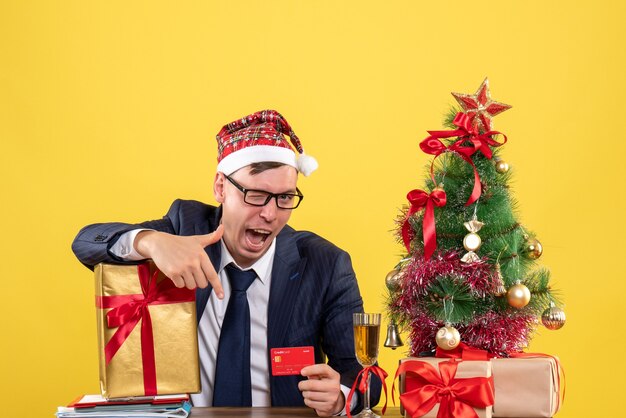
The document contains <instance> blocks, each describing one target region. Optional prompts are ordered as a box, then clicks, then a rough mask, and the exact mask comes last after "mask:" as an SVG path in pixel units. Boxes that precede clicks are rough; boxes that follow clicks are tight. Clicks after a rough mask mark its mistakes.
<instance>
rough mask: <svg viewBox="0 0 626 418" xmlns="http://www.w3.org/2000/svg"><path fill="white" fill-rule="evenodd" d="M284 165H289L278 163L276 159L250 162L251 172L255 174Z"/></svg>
mask: <svg viewBox="0 0 626 418" xmlns="http://www.w3.org/2000/svg"><path fill="white" fill-rule="evenodd" d="M284 165H287V164H283V163H277V162H275V161H263V162H261V163H252V164H250V174H251V175H253V176H254V175H257V174H260V173H262V172H264V171H266V170H271V169H273V168H278V167H282V166H284Z"/></svg>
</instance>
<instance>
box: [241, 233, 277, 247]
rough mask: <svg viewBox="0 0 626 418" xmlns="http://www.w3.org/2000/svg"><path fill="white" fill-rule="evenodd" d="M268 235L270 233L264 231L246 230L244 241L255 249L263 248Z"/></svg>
mask: <svg viewBox="0 0 626 418" xmlns="http://www.w3.org/2000/svg"><path fill="white" fill-rule="evenodd" d="M270 235H271V232H270V231H268V230H265V229H246V240H247V241H248V244H250V246H251V247H252V248H255V249H260V248H263V246H264V245H265V241H266V240H267V238H268V237H269V236H270Z"/></svg>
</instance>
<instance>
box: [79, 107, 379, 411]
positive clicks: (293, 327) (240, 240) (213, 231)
mask: <svg viewBox="0 0 626 418" xmlns="http://www.w3.org/2000/svg"><path fill="white" fill-rule="evenodd" d="M285 135H287V136H289V137H290V139H291V144H292V145H293V146H294V147H295V149H296V151H297V152H298V153H299V154H300V156H299V157H298V158H296V153H295V152H294V151H293V149H292V148H291V146H290V144H289V143H288V142H287V140H286V139H285ZM217 141H218V167H217V173H216V176H215V180H214V184H213V192H214V196H215V199H216V201H217V202H218V203H220V206H219V207H218V208H216V207H213V206H209V205H206V204H203V203H200V202H196V201H183V200H177V201H175V202H174V203H173V205H172V206H171V208H170V210H169V211H168V213H167V215H166V216H165V217H164V218H163V219H160V220H155V221H148V222H144V223H141V224H137V225H131V224H123V223H107V224H94V225H90V226H87V227H85V228H83V229H82V230H81V231H80V232H79V234H78V236H77V237H76V239H75V240H74V243H73V245H72V248H73V250H74V252H75V254H76V256H77V257H78V258H79V260H80V261H81V262H83V263H84V264H85V265H87V266H88V267H91V268H93V266H94V265H95V264H97V263H100V262H113V263H128V262H136V261H138V260H143V259H148V258H150V259H152V260H153V261H154V263H155V264H156V265H157V267H158V268H159V269H160V270H161V271H162V272H163V273H164V274H165V275H166V276H167V277H169V278H170V279H171V280H172V281H173V282H174V283H175V284H176V286H178V287H183V286H186V287H188V288H190V289H193V288H195V289H197V290H196V302H197V310H198V315H197V317H198V321H199V324H198V337H199V338H198V341H199V349H200V360H201V361H200V363H201V382H202V393H200V394H197V395H192V401H193V403H194V405H196V406H210V405H214V406H238V405H243V406H245V405H252V406H269V405H272V406H296V405H307V406H309V407H311V408H313V409H315V411H316V412H317V414H318V415H320V416H332V415H337V414H341V413H343V412H345V409H346V408H345V402H346V397H347V393H348V391H349V388H350V386H351V385H352V384H353V382H354V379H355V377H356V374H357V373H358V372H359V370H360V369H361V366H360V365H359V364H358V362H357V361H356V359H355V356H354V345H353V333H352V313H353V312H362V311H363V303H362V299H361V296H360V294H359V289H358V286H357V282H356V278H355V275H354V271H353V269H352V265H351V262H350V257H349V256H348V254H347V253H346V252H344V251H342V250H341V249H339V248H337V247H336V246H334V245H333V244H331V243H330V242H328V241H326V240H324V239H323V238H321V237H319V236H317V235H315V234H313V233H310V232H300V231H295V230H294V229H292V228H291V227H289V226H288V225H287V221H288V220H289V217H290V215H291V211H292V210H294V209H296V208H297V207H298V206H299V204H300V201H301V200H302V199H303V195H302V193H301V192H300V190H299V189H298V188H297V186H296V184H297V177H298V173H299V172H301V173H303V174H304V175H309V174H310V173H311V172H312V171H313V170H315V169H316V168H317V163H316V162H315V160H313V159H312V158H311V157H309V156H306V155H304V151H303V149H302V145H301V143H300V141H299V139H298V137H297V136H296V135H295V133H294V132H293V130H292V129H291V127H290V126H289V124H288V123H287V121H286V120H285V119H284V118H283V117H282V116H281V115H280V114H279V113H277V112H276V111H272V110H267V111H262V112H257V113H254V114H252V115H249V116H246V117H244V118H242V119H238V120H236V121H234V122H232V123H230V124H227V125H225V126H224V127H223V128H222V130H221V131H220V132H219V133H218V135H217ZM243 276H246V277H248V279H246V278H240V277H243ZM234 277H237V278H236V279H234ZM245 280H248V282H247V284H246V285H245V286H243V287H242V288H239V287H240V285H239V284H238V283H239V282H241V281H245ZM248 286H249V287H248ZM241 312H243V314H241ZM248 312H249V313H248ZM237 318H238V319H237ZM237 324H238V325H237ZM232 339H234V340H232ZM309 345H310V346H313V347H314V348H315V359H316V363H317V364H315V365H313V366H308V367H305V368H304V369H303V370H302V373H301V374H302V376H270V373H269V369H270V365H269V350H270V349H271V348H277V347H297V346H309ZM242 348H243V350H241V349H242ZM325 356H327V357H328V363H327V364H326V363H324V358H325ZM240 375H241V376H240ZM379 394H380V382H374V384H373V390H372V398H373V402H372V404H375V403H376V402H377V400H378V397H379ZM359 396H360V395H358V392H357V396H355V397H354V399H353V401H352V402H351V405H349V406H350V409H352V410H357V409H359V408H360V404H361V402H362V399H360V397H359Z"/></svg>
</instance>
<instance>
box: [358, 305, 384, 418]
mask: <svg viewBox="0 0 626 418" xmlns="http://www.w3.org/2000/svg"><path fill="white" fill-rule="evenodd" d="M352 323H353V325H354V353H355V354H356V359H357V361H358V362H359V364H360V365H361V366H363V367H367V366H373V365H374V363H376V360H377V359H378V337H379V335H380V314H379V313H354V314H352ZM370 377H371V376H370V374H369V373H368V374H367V376H363V377H362V379H367V388H366V390H365V396H364V406H363V410H362V411H361V412H360V413H359V414H358V415H356V417H358V418H365V417H367V418H380V417H379V416H378V415H376V414H375V413H374V412H373V411H372V410H371V409H370Z"/></svg>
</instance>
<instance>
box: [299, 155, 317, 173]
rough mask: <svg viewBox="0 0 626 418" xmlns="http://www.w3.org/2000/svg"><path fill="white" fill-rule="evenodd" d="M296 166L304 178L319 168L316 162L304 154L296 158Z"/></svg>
mask: <svg viewBox="0 0 626 418" xmlns="http://www.w3.org/2000/svg"><path fill="white" fill-rule="evenodd" d="M296 165H297V167H296V168H297V169H298V171H299V172H301V173H302V174H304V176H305V177H308V176H310V175H311V173H312V172H314V171H315V170H317V167H319V164H318V163H317V160H316V159H315V158H313V157H311V156H310V155H306V154H305V153H304V152H303V153H302V154H300V157H298V161H297V163H296Z"/></svg>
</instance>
